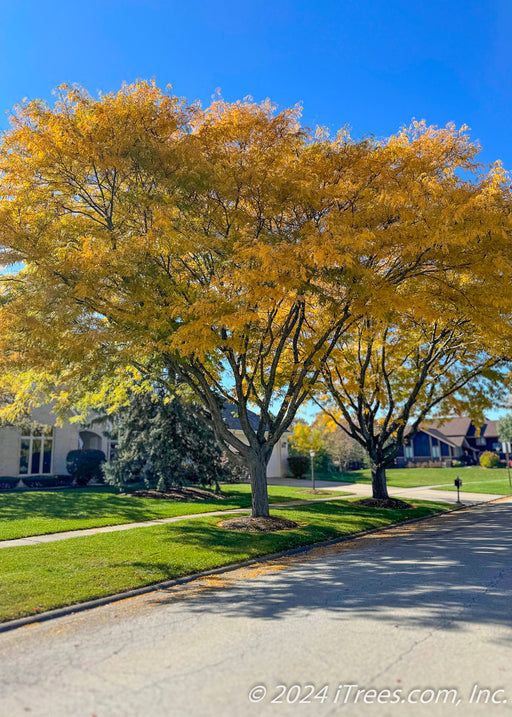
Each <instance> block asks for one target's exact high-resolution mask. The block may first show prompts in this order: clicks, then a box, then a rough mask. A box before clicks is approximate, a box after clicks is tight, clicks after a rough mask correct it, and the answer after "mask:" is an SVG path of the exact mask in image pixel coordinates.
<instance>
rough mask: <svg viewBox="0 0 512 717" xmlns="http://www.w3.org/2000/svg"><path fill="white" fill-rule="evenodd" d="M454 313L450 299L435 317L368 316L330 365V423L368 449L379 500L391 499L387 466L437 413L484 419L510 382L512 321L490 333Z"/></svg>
mask: <svg viewBox="0 0 512 717" xmlns="http://www.w3.org/2000/svg"><path fill="white" fill-rule="evenodd" d="M472 308H474V307H472ZM443 313H444V316H442V314H443ZM457 313H459V314H460V311H459V312H457ZM467 313H469V312H467ZM454 314H455V312H454V310H453V307H449V306H447V305H446V304H445V305H443V306H440V307H439V318H438V319H437V320H436V321H430V322H429V321H426V320H425V319H424V318H423V317H416V316H415V315H414V314H413V313H412V312H401V313H400V314H399V315H395V316H394V317H393V316H390V317H389V318H388V320H387V321H384V320H372V319H370V318H369V317H364V318H362V319H360V320H358V321H357V322H355V324H354V325H353V327H352V331H351V333H350V335H349V334H346V335H345V336H344V338H343V341H342V342H341V343H340V344H339V345H338V346H336V348H335V349H334V350H333V352H332V353H331V356H330V359H329V361H328V362H327V363H326V364H325V366H324V368H323V386H324V388H325V389H326V391H327V395H328V396H329V397H330V399H331V401H332V402H333V403H331V405H328V404H325V403H322V402H320V401H319V405H320V406H321V407H322V409H323V411H324V422H325V423H326V424H327V425H329V424H330V425H331V426H337V427H338V429H340V430H342V431H344V432H345V433H346V435H347V436H350V437H351V438H352V439H353V440H355V441H357V442H358V443H359V444H360V445H361V446H362V447H363V448H364V450H365V451H366V452H367V454H368V456H369V459H370V468H371V472H372V486H373V497H374V498H377V499H384V500H385V499H387V498H388V493H387V485H386V468H388V467H389V466H390V465H393V463H394V461H395V459H396V458H397V456H398V455H399V453H400V450H401V448H402V447H403V445H404V444H405V442H406V440H411V439H412V438H413V437H414V435H415V434H416V433H417V432H418V430H419V429H420V428H421V425H422V423H423V422H424V421H425V419H427V418H428V417H429V415H431V414H432V412H434V411H437V413H438V415H439V414H440V415H445V416H446V415H453V413H455V414H458V413H460V412H464V413H471V414H472V415H473V417H474V418H475V419H476V420H479V419H480V420H483V412H484V411H485V410H486V409H489V408H490V407H492V406H494V405H496V402H497V401H498V400H499V398H500V397H501V396H502V395H503V392H504V390H505V388H506V386H508V385H509V384H510V381H511V375H510V367H511V364H510V360H509V357H510V349H509V348H508V347H507V343H508V344H509V345H510V340H511V338H512V337H511V334H510V327H508V329H507V327H506V326H505V325H504V326H503V327H502V333H501V334H500V335H499V336H489V335H488V332H487V331H485V330H484V329H482V327H481V326H479V325H478V324H477V323H475V322H472V321H471V320H470V319H469V318H468V317H467V316H466V317H463V316H460V315H459V316H458V317H457V316H455V315H454ZM441 316H442V318H441ZM507 352H508V353H507ZM317 401H318V399H317Z"/></svg>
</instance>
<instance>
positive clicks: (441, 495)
mask: <svg viewBox="0 0 512 717" xmlns="http://www.w3.org/2000/svg"><path fill="white" fill-rule="evenodd" d="M268 483H269V485H282V486H291V487H294V488H306V487H307V486H308V485H311V481H309V480H296V479H294V478H270V479H269V481H268ZM315 485H316V487H317V488H322V489H329V490H332V491H337V490H340V491H350V492H351V493H353V494H354V495H357V496H360V497H361V498H369V497H371V495H372V487H371V485H370V484H369V483H334V482H333V481H326V480H318V481H315ZM388 493H389V495H390V497H391V498H403V499H404V500H432V501H434V502H439V501H442V502H444V503H456V502H457V492H456V491H449V490H434V488H433V487H432V486H418V487H416V488H399V487H396V486H389V485H388ZM503 497H505V496H503V495H495V494H491V493H471V492H469V491H461V493H460V500H461V503H463V504H464V505H476V504H477V503H487V502H488V501H490V500H496V499H497V498H503Z"/></svg>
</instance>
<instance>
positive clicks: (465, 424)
mask: <svg viewBox="0 0 512 717" xmlns="http://www.w3.org/2000/svg"><path fill="white" fill-rule="evenodd" d="M470 426H471V418H466V417H460V416H458V417H457V418H445V419H432V420H431V421H428V422H427V423H425V425H424V428H426V429H431V428H434V429H436V430H437V431H439V432H440V433H442V435H443V436H448V437H450V438H452V439H453V438H455V437H463V438H465V437H466V436H467V434H468V431H469V428H470ZM457 445H460V443H457Z"/></svg>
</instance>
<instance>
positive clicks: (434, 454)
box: [432, 446, 441, 458]
mask: <svg viewBox="0 0 512 717" xmlns="http://www.w3.org/2000/svg"><path fill="white" fill-rule="evenodd" d="M432 458H441V449H440V448H439V446H432Z"/></svg>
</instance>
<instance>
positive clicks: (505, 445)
mask: <svg viewBox="0 0 512 717" xmlns="http://www.w3.org/2000/svg"><path fill="white" fill-rule="evenodd" d="M501 450H502V451H505V455H506V457H507V471H508V484H509V486H511V487H512V481H511V480H510V454H511V453H512V446H511V444H510V443H508V442H507V441H502V442H501Z"/></svg>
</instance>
